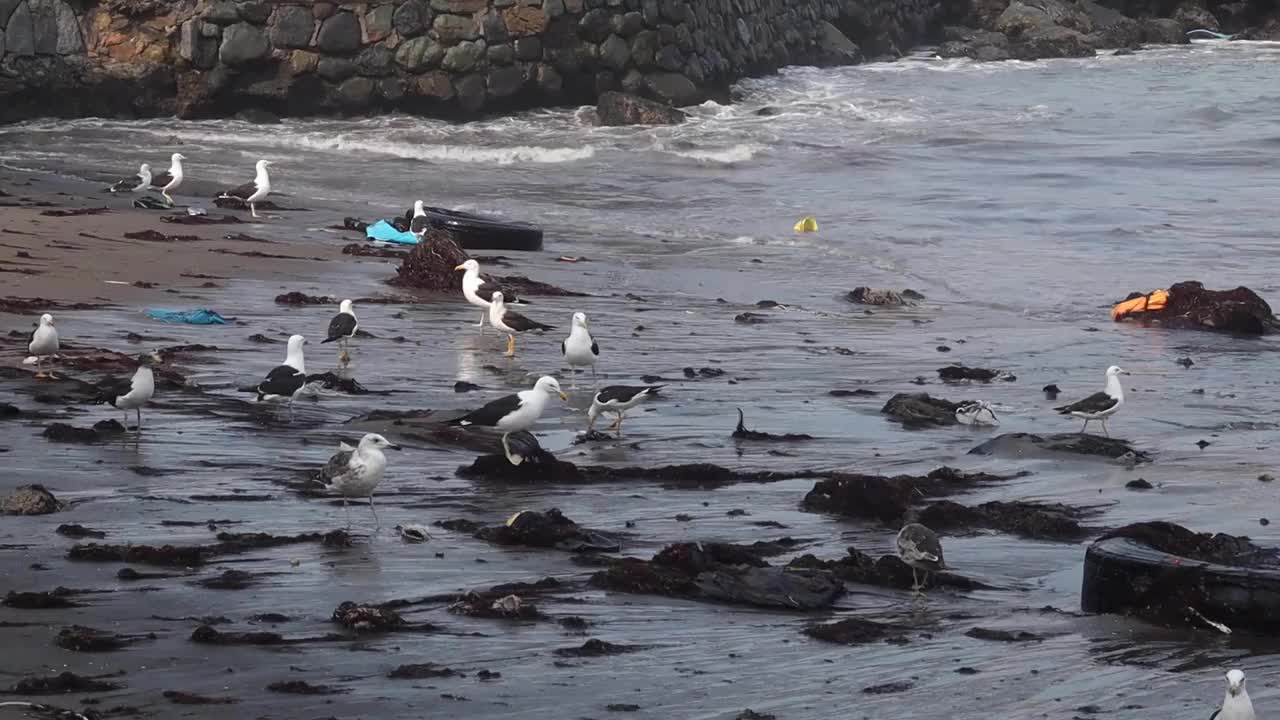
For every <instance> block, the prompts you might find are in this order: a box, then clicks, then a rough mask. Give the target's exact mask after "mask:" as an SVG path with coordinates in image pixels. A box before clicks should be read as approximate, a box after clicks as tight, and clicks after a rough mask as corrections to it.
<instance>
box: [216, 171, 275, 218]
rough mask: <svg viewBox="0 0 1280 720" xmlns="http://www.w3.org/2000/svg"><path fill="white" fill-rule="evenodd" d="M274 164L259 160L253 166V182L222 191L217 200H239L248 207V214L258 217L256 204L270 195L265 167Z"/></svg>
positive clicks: (269, 180) (269, 183)
mask: <svg viewBox="0 0 1280 720" xmlns="http://www.w3.org/2000/svg"><path fill="white" fill-rule="evenodd" d="M274 164H275V163H273V162H271V161H270V160H259V161H258V163H257V165H255V166H254V177H253V182H247V183H245V184H243V185H241V186H239V187H235V188H232V189H230V190H224V191H223V192H222V193H220V194H219V195H218V199H228V198H235V199H237V200H240V201H241V202H243V203H244V204H246V205H248V206H249V212H250V213H252V214H253V216H254V217H260V216H259V215H258V208H257V204H258V203H260V202H262V200H263V199H264V198H266V197H267V195H270V194H271V178H270V177H269V176H268V175H267V167H268V166H270V165H274Z"/></svg>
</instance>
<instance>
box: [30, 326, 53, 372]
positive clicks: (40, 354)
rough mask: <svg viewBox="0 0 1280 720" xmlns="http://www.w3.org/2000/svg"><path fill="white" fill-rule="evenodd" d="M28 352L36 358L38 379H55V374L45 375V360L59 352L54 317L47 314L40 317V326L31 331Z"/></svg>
mask: <svg viewBox="0 0 1280 720" xmlns="http://www.w3.org/2000/svg"><path fill="white" fill-rule="evenodd" d="M27 352H29V353H31V354H32V355H35V356H36V378H38V379H39V378H53V377H54V375H53V373H47V374H46V373H45V371H44V360H45V358H47V357H49V356H50V355H53V354H54V353H56V352H58V331H57V329H56V328H54V327H53V316H52V315H50V314H49V313H45V314H44V315H41V316H40V324H39V325H38V326H37V327H36V329H35V330H33V331H31V340H30V342H28V343H27Z"/></svg>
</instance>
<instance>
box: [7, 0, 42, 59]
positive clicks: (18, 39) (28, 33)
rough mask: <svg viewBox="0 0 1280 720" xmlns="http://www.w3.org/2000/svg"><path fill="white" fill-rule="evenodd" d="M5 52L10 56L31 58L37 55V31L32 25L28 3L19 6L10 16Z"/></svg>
mask: <svg viewBox="0 0 1280 720" xmlns="http://www.w3.org/2000/svg"><path fill="white" fill-rule="evenodd" d="M4 47H5V51H6V52H8V53H9V54H10V55H24V56H31V55H35V54H36V37H35V30H34V29H33V26H32V24H31V8H30V7H29V6H28V5H27V3H25V2H24V3H22V4H21V5H19V6H18V8H17V9H16V10H14V11H13V14H12V15H10V16H9V25H8V26H7V27H6V28H5V32H4Z"/></svg>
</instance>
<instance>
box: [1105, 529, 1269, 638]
mask: <svg viewBox="0 0 1280 720" xmlns="http://www.w3.org/2000/svg"><path fill="white" fill-rule="evenodd" d="M1080 605H1081V608H1082V609H1083V610H1084V611H1085V612H1089V613H1118V614H1123V615H1135V616H1138V617H1142V618H1145V619H1147V620H1151V621H1154V622H1157V623H1160V624H1162V625H1173V626H1180V625H1190V626H1195V627H1206V628H1207V627H1212V628H1216V629H1218V630H1221V629H1222V628H1220V627H1217V625H1216V624H1218V623H1220V624H1222V625H1225V626H1226V627H1228V628H1232V629H1242V628H1251V629H1257V630H1268V631H1275V630H1277V629H1280V550H1277V549H1275V548H1261V547H1258V546H1256V545H1254V544H1253V543H1251V542H1249V540H1248V539H1247V538H1243V537H1234V536H1231V535H1225V534H1221V533H1220V534H1217V535H1210V534H1208V533H1195V532H1192V531H1190V530H1188V529H1186V528H1184V527H1181V526H1179V525H1175V524H1173V523H1167V522H1147V523H1136V524H1134V525H1129V526H1126V527H1123V528H1120V529H1118V530H1115V531H1112V532H1110V533H1108V534H1107V535H1104V536H1103V537H1101V538H1099V539H1098V540H1097V541H1095V542H1094V543H1093V544H1092V545H1090V546H1089V549H1088V551H1087V552H1086V553H1085V560H1084V581H1083V584H1082V586H1081V590H1080Z"/></svg>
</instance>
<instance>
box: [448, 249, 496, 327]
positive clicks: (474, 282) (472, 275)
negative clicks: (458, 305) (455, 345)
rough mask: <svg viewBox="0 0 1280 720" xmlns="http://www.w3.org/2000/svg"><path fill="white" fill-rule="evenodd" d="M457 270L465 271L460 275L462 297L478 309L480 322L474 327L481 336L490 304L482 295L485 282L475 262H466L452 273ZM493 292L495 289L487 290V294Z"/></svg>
mask: <svg viewBox="0 0 1280 720" xmlns="http://www.w3.org/2000/svg"><path fill="white" fill-rule="evenodd" d="M458 270H465V271H466V272H464V273H463V274H462V296H463V297H465V298H466V299H467V302H469V303H471V304H472V305H475V306H476V307H478V308H480V322H478V323H476V327H478V328H480V334H481V335H483V334H484V320H485V318H487V317H489V305H490V303H489V301H488V300H485V299H484V297H483V295H482V293H484V291H485V290H484V286H485V282H484V279H483V278H481V277H480V263H478V262H476V261H475V260H467V261H466V262H464V263H462V264H461V265H459V266H458V267H456V268H454V271H458ZM495 290H497V288H493V289H491V290H489V294H490V295H492V294H493V292H494V291H495Z"/></svg>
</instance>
